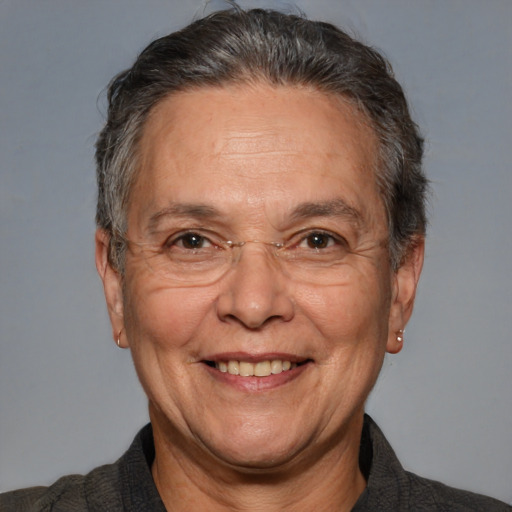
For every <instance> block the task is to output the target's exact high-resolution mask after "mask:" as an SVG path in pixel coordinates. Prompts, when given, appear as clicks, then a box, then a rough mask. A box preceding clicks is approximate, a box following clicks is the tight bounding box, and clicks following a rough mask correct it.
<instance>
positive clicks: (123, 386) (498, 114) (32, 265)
mask: <svg viewBox="0 0 512 512" xmlns="http://www.w3.org/2000/svg"><path fill="white" fill-rule="evenodd" d="M241 4H242V5H247V3H246V2H241ZM212 5H213V7H217V6H219V3H217V2H213V3H212ZM250 5H252V6H272V5H273V6H281V7H282V6H283V5H290V4H284V3H283V2H265V3H262V2H257V1H254V2H252V3H251V4H250ZM296 5H298V6H299V7H300V8H301V9H302V10H304V11H305V12H306V13H307V14H308V16H309V17H311V18H322V19H324V20H329V21H332V22H334V23H337V24H340V25H341V26H344V27H345V28H348V29H349V30H350V31H352V32H354V33H356V34H358V35H359V36H360V37H362V38H363V39H364V40H366V41H367V42H371V43H372V44H374V45H375V46H377V47H378V48H380V49H382V50H383V51H384V52H385V53H386V54H387V55H388V56H389V57H390V59H391V61H392V63H393V64H394V66H395V70H396V73H397V75H398V78H399V80H401V82H402V83H403V84H404V86H405V88H406V90H407V92H408V96H409V98H410V100H411V102H412V105H413V110H414V115H415V118H416V119H417V121H418V122H419V123H420V125H421V126H422V127H423V131H424V133H425V134H426V137H427V140H428V148H427V158H426V167H427V171H428V173H429V175H430V177H431V179H432V180H433V182H434V190H435V194H434V197H433V199H432V205H431V210H432V212H433V213H432V222H431V229H430V236H429V241H428V246H427V258H426V265H425V270H424V275H423V281H422V283H421V286H420V289H419V296H418V300H417V304H416V311H415V314H414V315H413V319H412V321H411V323H410V325H409V327H408V329H407V332H406V344H405V348H404V350H403V351H402V353H400V354H399V355H397V356H390V357H388V358H387V360H386V362H385V365H384V371H383V374H382V375H381V378H380V381H379V382H378V384H377V386H376V389H375V390H374V392H373V394H372V396H371V398H370V401H369V404H368V411H369V412H370V413H371V414H372V415H373V416H374V417H375V418H376V419H377V421H378V422H379V424H380V425H381V427H382V428H383V430H384V431H385V433H386V434H387V436H388V438H389V439H390V441H391V443H392V444H393V446H394V447H395V449H396V451H397V452H398V455H399V457H400V458H401V460H402V462H403V464H404V465H405V466H406V468H408V469H412V470H414V471H415V472H418V473H420V474H423V475H425V476H429V477H432V478H435V479H439V480H443V481H445V482H446V483H449V484H451V485H456V486H461V487H465V488H470V489H472V490H474V491H478V492H482V493H486V494H491V495H494V496H496V497H499V498H501V499H502V500H505V501H507V502H512V485H511V484H510V482H511V480H512V478H511V475H512V442H511V435H510V434H511V431H512V428H511V427H512V400H511V389H510V382H511V378H510V377H511V370H510V369H511V367H512V343H511V341H510V333H511V332H512V308H511V304H512V300H511V295H512V258H511V254H512V237H511V227H510V225H511V221H512V207H511V191H512V179H511V176H512V173H511V170H510V163H511V161H512V154H511V146H512V140H511V133H512V131H511V120H512V108H511V105H512V101H511V85H512V80H511V70H512V62H511V49H512V33H511V26H512V2H511V1H509V0H491V1H489V0H487V1H486V2H483V1H475V0H458V1H457V0H450V1H447V0H436V1H434V0H423V1H421V2H420V1H410V0H388V1H382V0H357V1H356V0H354V1H349V0H346V1H337V0H315V1H313V0H309V1H308V0H303V1H298V2H297V3H296ZM211 8H212V6H210V7H209V9H210V10H211ZM201 10H202V3H201V2H199V1H196V0H194V1H185V0H179V1H177V0H175V1H171V0H167V1H164V0H146V1H144V2H142V1H128V0H124V1H115V0H102V1H99V0H98V1H93V0H91V1H87V2H85V1H79V0H75V1H70V0H60V1H59V0H37V1H36V0H33V1H28V0H3V1H1V2H0V116H1V118H0V123H1V124H0V155H1V158H0V179H1V188H0V198H1V207H0V208H1V209H0V211H1V223H0V240H1V246H0V247H1V248H0V251H1V253H0V254H1V266H0V269H1V270H0V272H1V275H0V278H1V287H0V301H1V306H0V307H1V318H0V320H1V333H0V489H1V490H7V489H10V488H14V487H20V486H28V485H34V484H48V483H50V482H52V481H53V480H54V479H56V478H57V477H58V476H60V475H62V474H65V473H71V472H84V471H87V470H89V469H90V468H92V467H93V466H96V465H98V464H100V463H105V462H109V461H112V460H115V459H116V458H117V457H118V456H119V455H120V454H121V453H122V452H123V451H124V449H125V448H126V447H127V446H128V444H129V442H130V441H131V439H132V437H133V435H134V434H135V433H136V431H137V430H138V429H139V427H141V426H142V425H143V424H144V423H145V422H146V420H147V412H146V404H145V399H144V396H143V394H142V391H141V390H140V389H139V384H138V382H137V379H136V376H135V373H134V371H133V368H132V364H131V361H130V354H129V352H128V351H120V350H118V349H117V348H116V346H115V344H114V343H113V341H112V339H111V337H110V328H109V324H108V319H107V314H106V311H105V307H104V299H103V295H102V290H101V286H100V281H99V279H98V278H97V276H96V273H95V269H94V262H93V233H94V224H93V212H94V202H95V183H94V166H93V144H94V139H95V136H96V134H97V132H98V130H99V129H100V126H101V123H102V119H103V117H102V114H101V111H102V110H103V107H104V101H103V100H101V99H100V100H99V101H97V98H98V95H99V94H100V92H101V91H102V89H103V87H104V86H105V85H106V83H107V82H108V81H109V79H110V78H111V76H112V75H113V74H114V73H116V72H118V71H120V70H121V69H124V68H125V67H127V66H128V65H129V64H130V63H131V61H132V59H133V58H134V57H135V54H136V53H137V52H138V51H139V50H141V49H142V48H143V47H144V46H145V45H146V44H147V43H148V42H149V41H150V40H152V39H153V38H155V37H157V36H159V35H163V34H165V33H167V32H169V31H171V30H174V29H177V28H180V27H182V26H183V25H185V24H186V23H188V22H189V21H191V19H192V18H193V16H195V15H198V14H200V12H201ZM292 10H293V8H292Z"/></svg>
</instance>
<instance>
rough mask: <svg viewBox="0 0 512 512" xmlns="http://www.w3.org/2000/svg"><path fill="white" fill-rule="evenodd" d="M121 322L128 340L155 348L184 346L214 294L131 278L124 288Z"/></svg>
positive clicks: (199, 322) (203, 318)
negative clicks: (123, 317) (123, 321)
mask: <svg viewBox="0 0 512 512" xmlns="http://www.w3.org/2000/svg"><path fill="white" fill-rule="evenodd" d="M124 299H125V300H124V303H125V324H126V329H127V334H128V336H129V339H130V342H131V343H132V344H135V345H141V344H148V343H150V344H152V345H153V348H154V349H157V350H172V349H176V348H179V347H182V346H183V345H186V344H187V343H188V342H190V340H191V339H193V338H194V335H195V333H196V332H197V331H198V329H199V328H200V326H201V324H202V323H203V322H204V321H205V318H206V317H207V311H208V310H209V309H211V305H212V303H213V301H214V294H213V293H212V292H210V293H208V290H205V289H204V288H203V289H198V288H174V289H172V288H165V287H158V286H156V285H154V284H151V282H149V280H145V281H144V280H138V282H137V280H134V281H132V285H131V286H130V287H127V288H126V289H125V296H124Z"/></svg>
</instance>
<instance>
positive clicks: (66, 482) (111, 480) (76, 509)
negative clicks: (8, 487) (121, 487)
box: [0, 464, 122, 512]
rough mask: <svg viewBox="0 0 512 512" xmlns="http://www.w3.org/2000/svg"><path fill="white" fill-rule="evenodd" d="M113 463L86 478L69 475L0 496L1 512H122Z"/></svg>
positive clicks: (116, 471) (116, 470) (94, 471)
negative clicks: (41, 485) (47, 484)
mask: <svg viewBox="0 0 512 512" xmlns="http://www.w3.org/2000/svg"><path fill="white" fill-rule="evenodd" d="M118 501H119V491H118V469H117V467H116V464H110V465H107V466H101V467H98V468H96V469H94V470H93V471H91V472H90V473H89V474H87V475H68V476H64V477H62V478H60V479H59V480H57V481H56V482H55V483H54V484H53V485H51V486H49V487H30V488H27V489H19V490H16V491H10V492H6V493H3V494H0V512H47V511H48V512H50V511H51V512H82V511H84V512H85V511H90V510H122V504H120V503H119V502H118Z"/></svg>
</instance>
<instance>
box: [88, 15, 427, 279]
mask: <svg viewBox="0 0 512 512" xmlns="http://www.w3.org/2000/svg"><path fill="white" fill-rule="evenodd" d="M262 81H263V82H266V83H269V84H272V85H275V86H308V87H312V88H314V89H316V90H319V91H321V92H325V93H328V94H335V95H338V96H341V97H343V98H345V99H348V100H349V101H350V102H351V103H352V104H353V105H355V106H356V107H357V108H358V109H359V111H360V112H362V113H363V114H364V115H365V117H366V118H367V119H369V120H370V123H371V125H372V127H373V129H374V131H375V133H376V136H377V138H378V141H379V147H380V150H379V155H378V157H379V158H378V168H377V169H376V180H377V184H378V186H379V188H380V192H381V194H382V198H383V202H384V205H385V208H386V212H387V216H388V226H389V251H390V258H391V263H392V265H393V268H394V269H397V268H398V267H399V266H400V264H401V262H402V260H403V258H404V255H405V254H406V253H407V250H408V249H409V248H410V247H411V246H413V245H414V244H415V243H416V241H417V240H418V239H419V237H421V236H423V235H424V234H425V229H426V223H427V220H426V213H425V210H426V208H425V205H426V196H427V192H428V180H427V179H426V177H425V175H424V173H423V170H422V166H421V160H422V156H423V139H422V137H421V135H420V133H419V131H418V128H417V126H416V124H415V123H414V122H413V121H412V119H411V116H410V113H409V108H408V105H407V101H406V99H405V96H404V93H403V91H402V88H401V86H400V84H399V83H398V82H397V81H396V80H395V78H394V76H393V71H392V69H391V66H390V64H389V63H388V62H387V60H386V59H385V58H384V57H382V55H380V54H379V53H378V52H377V51H376V50H374V49H372V48H370V47H369V46H367V45H365V44H363V43H361V42H359V41H357V40H355V39H353V38H352V37H350V36H349V35H348V34H346V33H345V32H343V31H341V30H340V29H338V28H337V27H335V26H334V25H331V24H329V23H324V22H318V21H310V20H307V19H304V18H302V17H299V16H295V15H290V14H283V13H280V12H277V11H272V10H262V9H254V10H249V11H243V10H241V9H232V10H227V11H220V12H216V13H213V14H211V15H210V16H207V17H205V18H203V19H200V20H198V21H195V22H193V23H192V24H190V25H189V26H187V27H185V28H184V29H182V30H180V31H178V32H174V33H172V34H169V35H167V36H165V37H162V38H160V39H157V40H156V41H154V42H152V43H151V44H150V45H149V46H148V47H147V48H146V49H145V50H143V51H142V53H141V54H140V55H139V57H138V58H137V60H136V61H135V63H134V65H133V66H132V67H131V68H130V69H128V70H126V71H123V72H122V73H120V74H119V75H117V76H116V77H114V79H113V80H112V81H111V83H110V85H109V89H108V102H109V108H108V118H107V122H106V124H105V126H104V128H103V130H102V131H101V133H100V135H99V137H98V140H97V142H96V163H97V179H98V204H97V212H96V223H97V226H98V227H99V228H102V229H104V230H105V231H106V232H107V233H108V234H109V236H110V251H109V257H110V262H111V264H112V265H113V266H114V268H116V269H118V270H119V271H120V272H122V271H123V268H124V251H125V247H124V242H123V234H124V233H125V232H126V229H127V226H126V222H127V221H126V215H127V207H128V201H129V196H130V191H131V188H132V184H133V183H134V181H135V178H136V174H137V172H139V169H138V144H139V140H140V138H141V134H142V131H143V127H144V123H145V121H146V119H147V117H148V114H149V112H150V111H151V109H152V108H153V107H155V105H156V104H157V103H158V102H160V101H161V100H162V99H163V98H165V97H167V96H168V95H170V94H172V93H174V92H178V91H184V90H190V89H197V88H202V87H209V86H223V85H227V84H240V83H250V82H262Z"/></svg>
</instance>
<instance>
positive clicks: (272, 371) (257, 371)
mask: <svg viewBox="0 0 512 512" xmlns="http://www.w3.org/2000/svg"><path fill="white" fill-rule="evenodd" d="M308 362H311V359H307V360H305V361H302V362H299V363H295V362H293V363H292V362H291V361H287V360H282V359H272V360H267V361H258V362H257V363H251V362H249V361H237V360H229V361H205V363H206V364H207V365H208V366H210V367H212V368H215V369H217V370H219V371H220V372H222V373H229V374H230V375H238V376H240V377H269V376H270V375H278V374H280V373H283V372H287V371H290V370H293V369H294V368H297V367H298V366H302V365H304V364H306V363H308Z"/></svg>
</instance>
